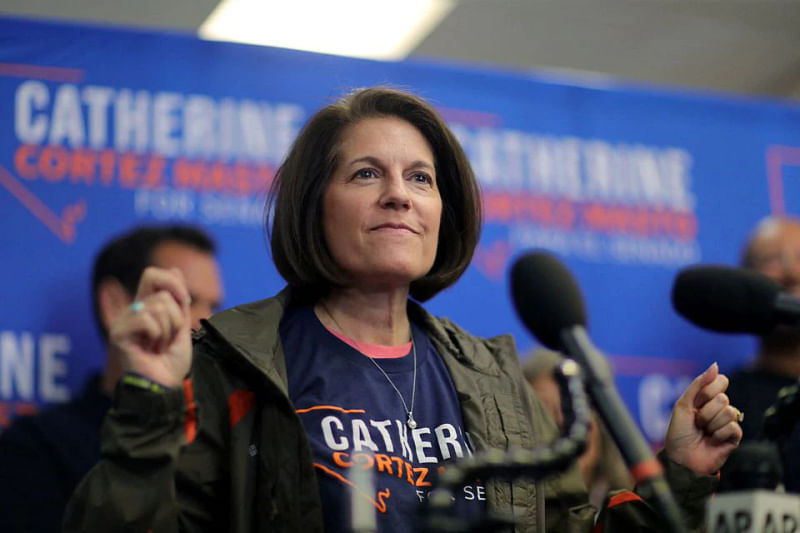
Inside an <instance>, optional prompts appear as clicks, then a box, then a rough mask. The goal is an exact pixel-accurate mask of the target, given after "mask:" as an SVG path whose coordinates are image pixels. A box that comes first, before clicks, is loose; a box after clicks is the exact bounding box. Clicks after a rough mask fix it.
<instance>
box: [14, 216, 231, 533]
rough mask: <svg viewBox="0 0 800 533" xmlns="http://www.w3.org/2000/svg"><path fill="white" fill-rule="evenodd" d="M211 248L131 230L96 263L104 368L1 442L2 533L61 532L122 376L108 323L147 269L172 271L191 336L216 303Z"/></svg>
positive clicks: (158, 230) (189, 233)
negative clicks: (186, 302)
mask: <svg viewBox="0 0 800 533" xmlns="http://www.w3.org/2000/svg"><path fill="white" fill-rule="evenodd" d="M215 250H216V246H215V244H214V242H213V240H212V239H211V237H210V236H208V235H207V234H206V233H205V232H204V231H202V230H200V229H198V228H195V227H191V226H184V225H169V226H148V227H141V228H137V229H134V230H132V231H130V232H128V233H125V234H124V235H120V236H117V237H116V238H114V239H112V240H111V241H110V242H108V243H107V244H106V245H105V246H104V247H103V248H102V249H101V250H100V251H99V253H98V254H97V255H96V257H95V260H94V267H93V272H92V279H91V286H92V295H91V297H92V305H93V309H94V315H95V321H96V324H97V327H98V330H99V332H100V334H101V336H102V340H103V345H104V347H105V348H106V350H105V354H104V366H103V368H102V369H101V370H100V371H99V372H98V373H97V374H95V375H93V376H92V377H91V378H90V379H88V380H87V381H86V383H85V384H84V386H83V390H82V391H81V392H80V393H79V395H78V396H77V397H75V398H73V399H72V400H70V401H69V402H67V403H64V404H61V405H56V406H52V407H50V408H48V409H46V410H44V411H43V412H42V413H40V414H38V415H36V416H29V417H20V418H18V419H16V420H15V421H14V422H13V423H12V425H11V426H9V428H8V429H6V430H5V431H4V432H3V433H2V434H1V435H0V531H2V532H3V533H31V532H42V533H47V532H56V531H61V520H62V516H63V513H64V508H65V506H66V504H67V501H68V500H69V498H70V495H71V494H72V491H73V490H74V489H75V486H76V485H77V484H78V482H79V481H80V479H81V478H82V477H83V476H84V475H85V474H86V472H88V471H89V469H91V467H92V466H94V464H95V463H96V462H97V461H98V460H99V459H100V438H101V435H100V429H101V425H102V422H103V419H104V418H105V415H106V411H108V409H109V407H110V406H111V397H112V395H113V391H114V388H115V386H116V384H117V381H118V380H119V377H120V376H121V375H122V372H123V370H122V365H121V361H120V360H119V358H118V357H117V356H116V354H115V352H113V351H112V350H108V349H107V348H108V342H109V328H110V325H111V323H112V322H113V321H114V320H115V319H116V318H117V317H118V316H119V315H120V313H123V312H125V311H126V310H127V309H128V308H129V307H130V305H131V303H132V302H133V297H134V295H135V294H136V287H137V285H138V283H139V279H140V277H141V275H142V272H143V271H144V270H145V268H146V267H148V266H157V267H159V268H164V269H170V270H172V271H173V272H175V273H178V272H179V273H180V274H179V275H180V276H181V278H182V279H183V280H184V282H185V283H186V287H187V289H188V291H189V294H190V295H191V304H190V311H189V317H188V318H189V320H190V323H191V327H192V328H193V329H199V328H200V319H203V318H208V317H209V316H210V315H211V314H212V312H214V310H216V309H217V308H218V307H219V305H220V303H221V301H222V297H223V294H222V281H221V279H220V273H219V267H218V265H217V260H216V258H215Z"/></svg>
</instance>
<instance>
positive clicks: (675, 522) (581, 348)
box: [511, 251, 685, 531]
mask: <svg viewBox="0 0 800 533" xmlns="http://www.w3.org/2000/svg"><path fill="white" fill-rule="evenodd" d="M511 294H512V299H513V301H514V306H515V308H516V310H517V313H518V314H519V316H520V319H521V320H522V322H523V323H524V324H525V326H526V327H527V328H528V329H529V330H530V332H531V333H533V335H534V336H536V338H538V339H539V341H540V342H541V343H542V344H544V345H545V346H547V347H548V348H552V349H554V350H558V351H561V352H563V353H565V354H566V355H568V356H569V357H571V358H573V359H575V360H576V361H577V362H578V363H579V364H580V365H581V367H582V369H583V375H584V383H585V386H586V390H587V392H588V393H589V397H590V398H591V400H592V403H593V404H594V406H595V409H596V410H597V412H598V414H599V415H600V418H601V419H602V420H603V422H604V423H605V424H606V427H607V428H608V430H609V432H610V433H611V436H612V437H613V439H614V442H615V443H616V444H617V447H618V448H619V449H620V452H622V457H623V458H624V459H625V463H626V464H627V466H628V469H629V470H630V472H631V475H632V477H633V478H634V480H635V481H636V483H637V485H639V486H640V487H641V490H640V492H643V493H645V494H644V495H645V496H646V497H647V498H648V499H649V500H650V501H651V502H652V503H653V505H654V506H655V507H656V510H657V511H658V512H659V514H660V515H661V516H662V517H663V518H664V521H665V526H666V529H667V530H668V531H684V530H685V528H684V526H683V522H682V521H681V518H680V512H679V510H678V505H677V503H676V502H675V498H674V497H673V495H672V493H671V492H670V489H669V486H668V485H667V482H666V480H665V479H664V475H663V468H662V466H661V463H659V462H658V460H657V459H656V458H655V456H654V455H653V452H652V451H651V450H650V447H649V446H648V444H647V442H646V441H645V439H644V437H643V436H642V434H641V432H640V431H639V428H638V427H637V426H636V423H635V422H634V421H633V418H632V417H631V415H630V413H629V412H628V409H627V408H626V407H625V404H624V402H623V401H622V397H621V396H620V395H619V392H618V391H617V388H616V386H615V385H614V380H613V378H612V375H611V369H610V367H609V365H608V362H607V360H606V357H605V356H604V355H603V354H602V353H601V352H600V351H599V350H598V349H597V348H595V346H594V344H593V343H592V341H591V340H590V339H589V335H588V333H587V332H586V322H587V320H586V310H585V307H584V304H583V297H582V296H581V291H580V288H579V287H578V283H577V282H576V281H575V278H573V276H572V274H571V273H570V272H569V270H568V269H567V268H566V267H565V266H564V265H563V264H562V263H561V262H560V261H559V260H558V259H556V258H555V257H553V256H552V255H550V254H548V253H545V252H540V251H535V252H529V253H526V254H524V255H522V256H521V257H519V258H518V259H517V260H516V261H515V262H514V264H513V265H512V267H511Z"/></svg>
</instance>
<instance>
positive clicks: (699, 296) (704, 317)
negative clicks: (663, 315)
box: [672, 266, 781, 335]
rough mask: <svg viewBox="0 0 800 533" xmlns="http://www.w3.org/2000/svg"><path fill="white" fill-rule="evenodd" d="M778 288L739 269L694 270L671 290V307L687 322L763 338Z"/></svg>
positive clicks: (686, 272) (771, 320)
mask: <svg viewBox="0 0 800 533" xmlns="http://www.w3.org/2000/svg"><path fill="white" fill-rule="evenodd" d="M780 290H781V289H780V286H779V285H778V284H777V283H776V282H774V281H773V280H771V279H769V278H767V277H766V276H763V275H761V274H758V273H757V272H752V271H749V270H744V269H741V268H732V267H725V266H694V267H689V268H686V269H684V270H682V271H681V272H680V273H679V274H678V276H677V277H676V278H675V283H674V285H673V286H672V305H673V306H674V307H675V310H676V311H677V312H678V313H679V314H680V315H681V316H683V317H684V318H685V319H687V320H688V321H689V322H691V323H693V324H695V325H697V326H700V327H701V328H705V329H710V330H712V331H719V332H722V333H753V334H756V335H763V334H765V333H768V332H769V331H770V330H771V329H772V328H773V326H774V325H775V322H774V316H773V314H774V310H775V301H776V299H777V297H778V294H779V293H780Z"/></svg>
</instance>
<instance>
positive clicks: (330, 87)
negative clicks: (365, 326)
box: [0, 18, 800, 442]
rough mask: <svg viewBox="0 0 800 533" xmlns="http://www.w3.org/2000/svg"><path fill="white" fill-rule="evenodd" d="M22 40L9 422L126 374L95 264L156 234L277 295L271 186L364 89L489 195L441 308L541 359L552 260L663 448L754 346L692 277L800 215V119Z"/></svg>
mask: <svg viewBox="0 0 800 533" xmlns="http://www.w3.org/2000/svg"><path fill="white" fill-rule="evenodd" d="M0 35H2V36H3V39H2V42H3V46H2V47H0V202H1V203H0V206H1V207H2V209H1V210H0V220H2V229H3V231H2V232H0V250H2V258H3V259H2V261H0V276H2V279H4V280H5V281H4V283H3V288H2V291H0V295H1V296H0V424H2V423H7V422H8V420H9V419H10V418H11V417H13V416H14V415H15V414H17V413H20V412H29V411H32V410H35V409H36V408H39V407H41V406H42V405H44V404H46V403H49V402H59V401H64V400H66V399H67V398H69V397H70V396H71V395H73V394H74V393H75V392H76V391H77V390H78V388H79V387H80V385H81V383H82V382H83V380H84V379H85V378H86V376H87V375H88V374H89V373H90V372H91V371H92V370H93V369H96V368H97V367H98V366H100V365H101V364H102V361H101V343H100V340H99V337H98V335H97V332H96V328H95V326H94V323H93V318H92V311H91V302H90V297H89V271H90V267H91V262H92V257H93V254H94V252H95V251H96V250H97V249H98V247H99V246H101V245H102V244H103V243H104V242H105V241H106V240H107V239H108V238H109V237H110V236H112V235H114V234H116V233H119V232H121V231H123V230H125V229H127V228H129V227H130V226H132V225H135V224H140V223H147V222H158V221H185V222H191V223H197V224H201V225H203V226H204V227H206V228H207V229H208V230H209V231H210V232H211V234H212V235H213V236H214V237H215V238H216V239H217V241H218V242H219V244H220V261H221V264H222V268H223V272H224V281H225V288H226V301H225V304H226V306H231V305H235V304H239V303H243V302H246V301H250V300H254V299H257V298H262V297H265V296H268V295H271V294H273V293H275V292H277V291H278V290H279V289H280V288H281V287H282V285H283V282H282V280H281V279H280V277H279V276H278V275H277V273H276V271H275V269H274V268H273V266H272V265H271V262H270V258H269V255H268V253H267V251H266V250H267V247H266V245H265V231H264V228H263V201H264V193H265V190H266V187H267V186H268V183H269V181H270V179H271V177H272V174H273V172H274V170H275V168H276V167H277V165H279V163H280V161H281V157H282V155H283V154H284V153H285V151H286V149H287V147H288V146H289V144H290V143H291V141H292V139H293V137H294V135H295V134H296V133H297V131H298V130H299V128H300V127H301V126H302V124H303V122H304V120H305V119H307V118H308V116H309V115H310V114H311V113H313V112H314V111H315V110H316V109H318V108H319V107H320V106H322V105H324V104H325V103H328V102H330V101H332V100H333V99H335V98H336V97H337V96H339V95H341V94H343V93H344V92H346V91H347V90H349V89H351V88H354V87H361V86H368V85H375V84H389V85H392V86H397V87H401V88H407V89H410V90H412V91H414V92H416V93H418V94H420V95H422V96H424V97H425V98H427V99H429V100H430V101H432V102H433V103H434V105H436V107H437V108H438V109H439V110H440V111H441V112H442V114H443V116H444V117H445V118H446V119H447V121H448V123H449V124H450V125H451V127H452V128H453V130H454V132H455V133H456V134H457V136H458V137H459V139H460V140H461V141H462V143H463V145H464V147H465V149H466V150H467V153H468V155H469V156H470V159H471V161H472V163H473V165H474V167H475V170H476V173H477V175H478V177H479V179H480V182H481V186H482V188H483V192H484V205H485V226H484V232H483V236H482V240H481V244H480V246H479V249H478V251H477V253H476V255H475V259H474V261H473V264H472V266H471V267H470V268H469V270H468V271H467V272H466V274H465V275H464V277H463V278H462V279H461V280H460V281H459V282H458V283H457V284H456V285H455V286H454V287H452V288H451V289H449V290H447V291H445V292H444V293H442V294H441V295H438V296H437V297H435V298H434V299H433V300H432V301H431V302H429V303H428V304H427V307H428V308H429V309H430V310H431V311H432V312H434V313H436V314H439V315H445V316H449V317H451V318H452V319H454V320H455V321H456V322H458V323H460V324H461V325H463V326H464V327H465V328H466V329H468V330H470V331H472V332H474V333H476V334H480V335H487V336H488V335H496V334H500V333H512V334H513V335H514V336H515V337H516V339H517V342H518V345H519V347H520V349H521V352H522V353H524V352H525V351H526V350H528V349H529V348H531V347H533V346H535V341H534V339H532V338H531V336H530V335H529V334H528V333H527V332H526V331H525V329H524V327H523V326H522V324H521V323H520V322H519V321H518V319H517V318H516V316H515V314H514V311H513V309H512V305H511V301H510V298H509V290H508V288H507V270H508V265H509V264H510V262H511V261H512V260H513V259H514V257H516V256H517V255H519V254H520V253H522V252H523V251H525V250H527V249H530V248H543V249H546V250H550V251H552V252H553V253H554V254H555V255H557V256H558V257H559V258H561V259H562V260H563V261H565V262H566V263H567V265H568V266H569V267H570V269H571V270H572V271H573V273H574V274H575V276H576V277H577V279H578V280H579V282H580V284H581V285H582V287H583V291H584V295H585V299H586V303H587V308H588V312H589V317H590V331H591V334H592V336H593V338H594V339H595V341H596V343H597V345H598V346H599V347H601V348H602V349H603V350H604V351H606V352H607V353H608V354H609V356H610V359H611V362H612V364H613V366H614V368H615V371H616V375H617V382H618V384H619V386H620V389H621V391H622V394H623V397H624V398H625V400H626V402H627V403H628V405H629V406H630V408H631V410H632V411H633V413H634V417H635V418H636V419H637V420H638V421H639V423H640V424H641V426H642V428H643V429H644V432H645V435H646V436H647V438H649V439H650V440H651V441H652V442H657V441H658V440H659V439H660V438H661V435H663V431H664V429H665V427H666V423H667V420H668V416H669V410H670V408H671V404H672V402H673V401H674V400H675V398H676V394H677V393H678V392H679V391H680V390H682V389H683V387H684V386H685V385H686V383H687V381H688V380H689V379H690V378H691V376H693V375H695V374H697V373H699V372H700V371H702V370H703V368H705V366H707V365H708V364H710V363H711V362H713V361H719V363H720V365H721V367H722V369H723V370H730V369H732V368H734V367H736V366H738V365H740V364H743V363H745V362H746V361H747V360H748V359H749V357H750V354H751V353H752V350H753V347H754V343H753V341H752V339H749V338H746V337H735V336H729V337H725V336H720V335H714V334H711V333H707V332H703V331H700V330H699V329H697V328H694V327H692V326H691V325H689V324H687V323H686V322H685V321H683V320H682V319H680V318H679V317H678V316H677V315H676V314H675V313H674V311H673V310H672V308H671V305H670V301H669V293H670V288H671V285H672V281H673V279H674V276H675V274H676V272H677V271H678V270H679V269H680V268H682V267H684V266H686V265H688V264H692V263H698V262H714V263H727V264H732V263H735V262H736V261H737V258H738V254H739V248H740V245H741V242H742V240H743V239H744V237H745V236H746V234H747V232H748V231H749V229H750V228H751V227H752V226H753V225H754V224H755V223H756V222H757V221H758V220H759V219H760V218H761V217H763V216H765V215H768V214H770V213H795V214H798V213H800V107H799V106H797V105H794V104H789V103H781V102H772V101H756V100H750V99H744V98H739V97H731V96H725V95H719V94H697V93H689V92H679V91H667V90H664V89H657V88H649V87H646V88H643V87H632V86H626V85H624V84H621V83H613V82H610V81H605V80H604V81H602V82H598V81H595V82H591V83H589V82H585V81H576V80H566V79H554V78H551V77H546V76H543V75H536V74H524V73H511V72H505V71H500V70H489V69H487V68H481V69H478V68H472V67H468V66H455V65H447V64H440V63H433V62H422V61H403V62H396V63H388V62H376V61H367V60H357V59H346V58H339V57H332V56H325V55H319V54H311V53H304V52H297V51H290V50H280V49H272V48H265V47H255V46H246V45H238V44H227V43H217V42H206V41H201V40H198V39H196V38H194V37H191V36H184V35H175V34H166V33H155V32H145V31H133V30H124V29H109V28H100V27H92V26H82V25H81V26H79V25H67V24H55V23H48V22H34V21H27V20H19V19H9V18H6V19H0Z"/></svg>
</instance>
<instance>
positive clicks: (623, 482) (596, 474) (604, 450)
mask: <svg viewBox="0 0 800 533" xmlns="http://www.w3.org/2000/svg"><path fill="white" fill-rule="evenodd" d="M563 360H564V357H563V356H562V355H561V354H559V353H558V352H554V351H552V350H547V349H544V348H538V349H535V350H532V351H531V352H529V353H528V354H527V355H526V357H525V359H524V360H523V362H522V373H523V374H524V375H525V379H526V380H527V381H528V383H529V384H530V386H531V387H533V390H534V391H535V392H536V395H537V396H538V397H539V399H540V400H541V401H542V403H543V404H544V406H545V408H546V409H547V412H548V413H550V416H552V417H553V420H555V422H556V425H557V426H558V428H559V429H562V428H563V425H564V416H563V411H562V406H561V389H560V388H559V386H558V382H557V381H556V379H555V377H554V376H553V371H554V370H555V368H556V367H557V366H558V365H559V364H560V363H561V362H562V361H563ZM578 466H580V469H581V474H583V480H584V483H586V490H587V491H588V492H589V501H590V502H591V503H592V504H593V505H594V506H595V507H597V508H598V509H600V508H602V506H603V502H604V501H605V499H606V495H607V494H608V493H609V492H611V491H616V490H632V489H633V479H632V478H631V475H630V473H629V472H628V468H627V467H626V466H625V461H624V459H623V458H622V454H621V453H620V451H619V448H617V445H616V444H615V443H614V440H613V439H612V438H611V434H610V433H609V432H608V430H607V429H606V427H605V425H604V424H603V422H602V421H601V420H600V419H599V418H598V416H597V413H595V412H594V411H593V412H592V419H591V426H590V428H589V440H588V442H587V443H586V451H584V452H583V455H581V456H580V457H579V458H578Z"/></svg>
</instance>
